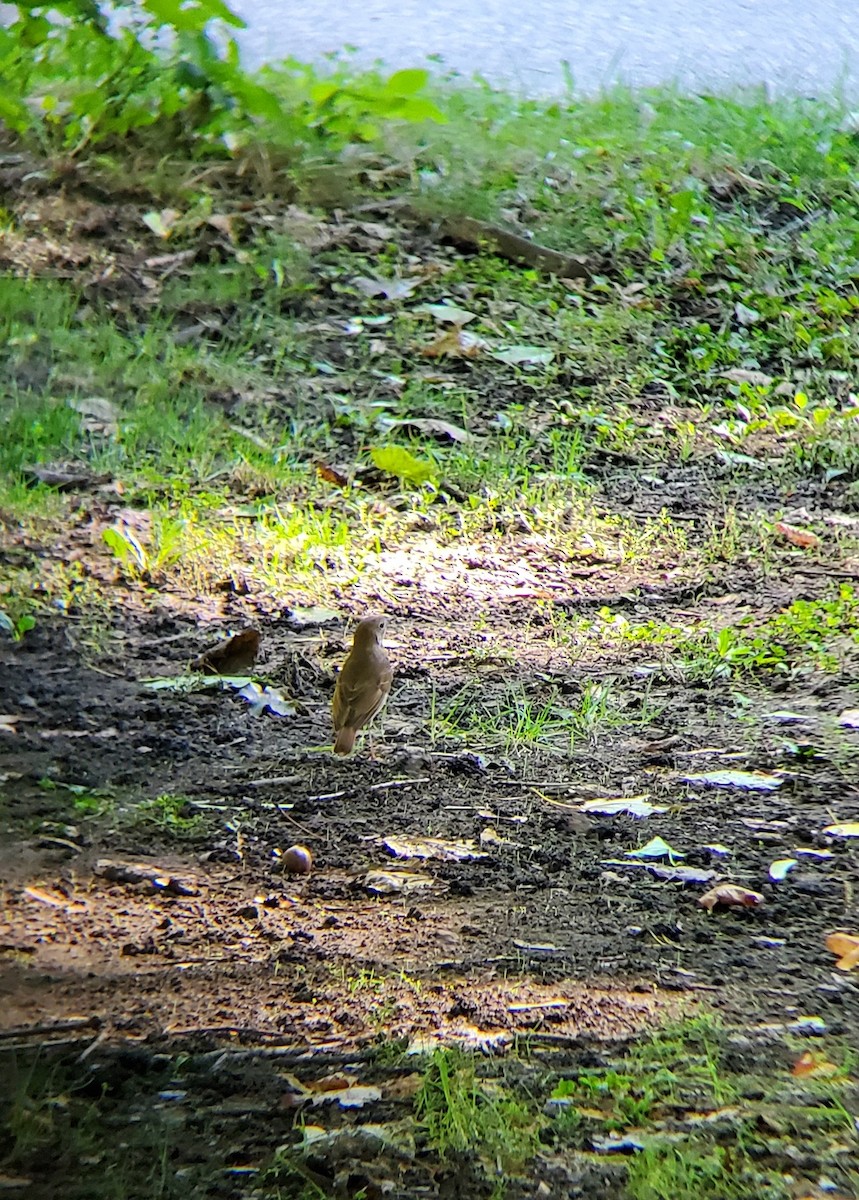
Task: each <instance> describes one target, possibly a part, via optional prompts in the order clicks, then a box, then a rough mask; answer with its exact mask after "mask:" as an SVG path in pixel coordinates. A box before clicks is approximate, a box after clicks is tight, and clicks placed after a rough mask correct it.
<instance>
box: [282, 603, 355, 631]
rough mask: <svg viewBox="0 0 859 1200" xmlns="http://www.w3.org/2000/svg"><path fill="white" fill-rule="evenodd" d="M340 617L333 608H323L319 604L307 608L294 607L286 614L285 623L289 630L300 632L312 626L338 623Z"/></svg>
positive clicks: (340, 614)
mask: <svg viewBox="0 0 859 1200" xmlns="http://www.w3.org/2000/svg"><path fill="white" fill-rule="evenodd" d="M342 615H343V614H342V613H339V612H338V611H337V610H336V609H335V608H324V607H323V606H322V605H321V604H313V605H311V606H310V607H309V608H302V607H301V606H300V605H296V607H295V608H291V609H289V611H288V612H287V613H286V623H287V625H289V627H290V628H291V629H297V630H298V631H299V632H301V631H302V630H304V629H311V628H313V627H314V626H319V625H330V624H331V623H332V622H334V621H340V620H341V619H342Z"/></svg>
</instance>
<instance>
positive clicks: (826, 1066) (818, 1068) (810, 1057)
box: [790, 1050, 839, 1079]
mask: <svg viewBox="0 0 859 1200" xmlns="http://www.w3.org/2000/svg"><path fill="white" fill-rule="evenodd" d="M838 1071H839V1068H838V1067H837V1066H836V1065H835V1063H832V1062H828V1061H827V1060H826V1059H825V1058H822V1057H821V1056H820V1055H819V1054H814V1053H813V1052H812V1051H811V1050H806V1051H805V1053H804V1054H800V1056H799V1058H798V1059H797V1060H796V1062H795V1063H794V1064H793V1068H792V1069H791V1072H790V1073H791V1075H793V1076H795V1077H796V1078H797V1079H815V1078H817V1079H826V1078H827V1077H828V1076H831V1075H837V1074H838Z"/></svg>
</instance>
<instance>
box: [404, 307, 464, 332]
mask: <svg viewBox="0 0 859 1200" xmlns="http://www.w3.org/2000/svg"><path fill="white" fill-rule="evenodd" d="M414 311H415V312H416V313H421V314H424V313H426V314H427V315H428V316H431V317H434V318H435V320H436V321H438V322H440V323H441V324H445V323H447V324H450V325H457V326H459V328H460V329H461V328H462V326H463V325H467V324H468V322H469V321H474V320H476V319H477V313H473V312H469V311H468V309H467V308H459V307H458V306H457V305H456V304H421V305H420V306H419V307H418V308H416V309H414Z"/></svg>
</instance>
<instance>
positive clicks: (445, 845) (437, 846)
mask: <svg viewBox="0 0 859 1200" xmlns="http://www.w3.org/2000/svg"><path fill="white" fill-rule="evenodd" d="M380 842H381V844H382V845H383V846H384V847H385V849H386V850H390V852H391V854H393V855H395V856H396V857H397V858H439V859H441V860H442V861H443V862H451V861H453V862H461V861H463V860H464V859H470V858H486V857H487V856H486V854H484V853H483V851H481V850H478V848H477V844H476V843H475V842H474V841H473V840H472V839H471V838H464V839H463V840H462V841H459V842H451V841H447V840H446V839H445V838H431V837H428V838H404V837H386V838H380Z"/></svg>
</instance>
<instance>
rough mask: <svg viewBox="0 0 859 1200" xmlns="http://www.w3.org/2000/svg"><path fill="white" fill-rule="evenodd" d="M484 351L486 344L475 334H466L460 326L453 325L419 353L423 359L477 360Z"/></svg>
mask: <svg viewBox="0 0 859 1200" xmlns="http://www.w3.org/2000/svg"><path fill="white" fill-rule="evenodd" d="M485 349H486V342H485V341H484V340H483V338H480V337H477V336H476V334H473V333H466V332H465V330H464V329H463V328H462V326H461V325H454V327H453V329H448V330H446V331H445V332H444V333H440V334H439V335H438V337H436V338H433V340H432V341H431V342H429V343H428V344H427V345H426V346H422V347H421V349H420V353H421V354H422V355H423V357H424V358H443V357H445V356H446V357H449V358H477V357H478V355H480V354H481V353H482V352H483V351H484V350H485Z"/></svg>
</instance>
